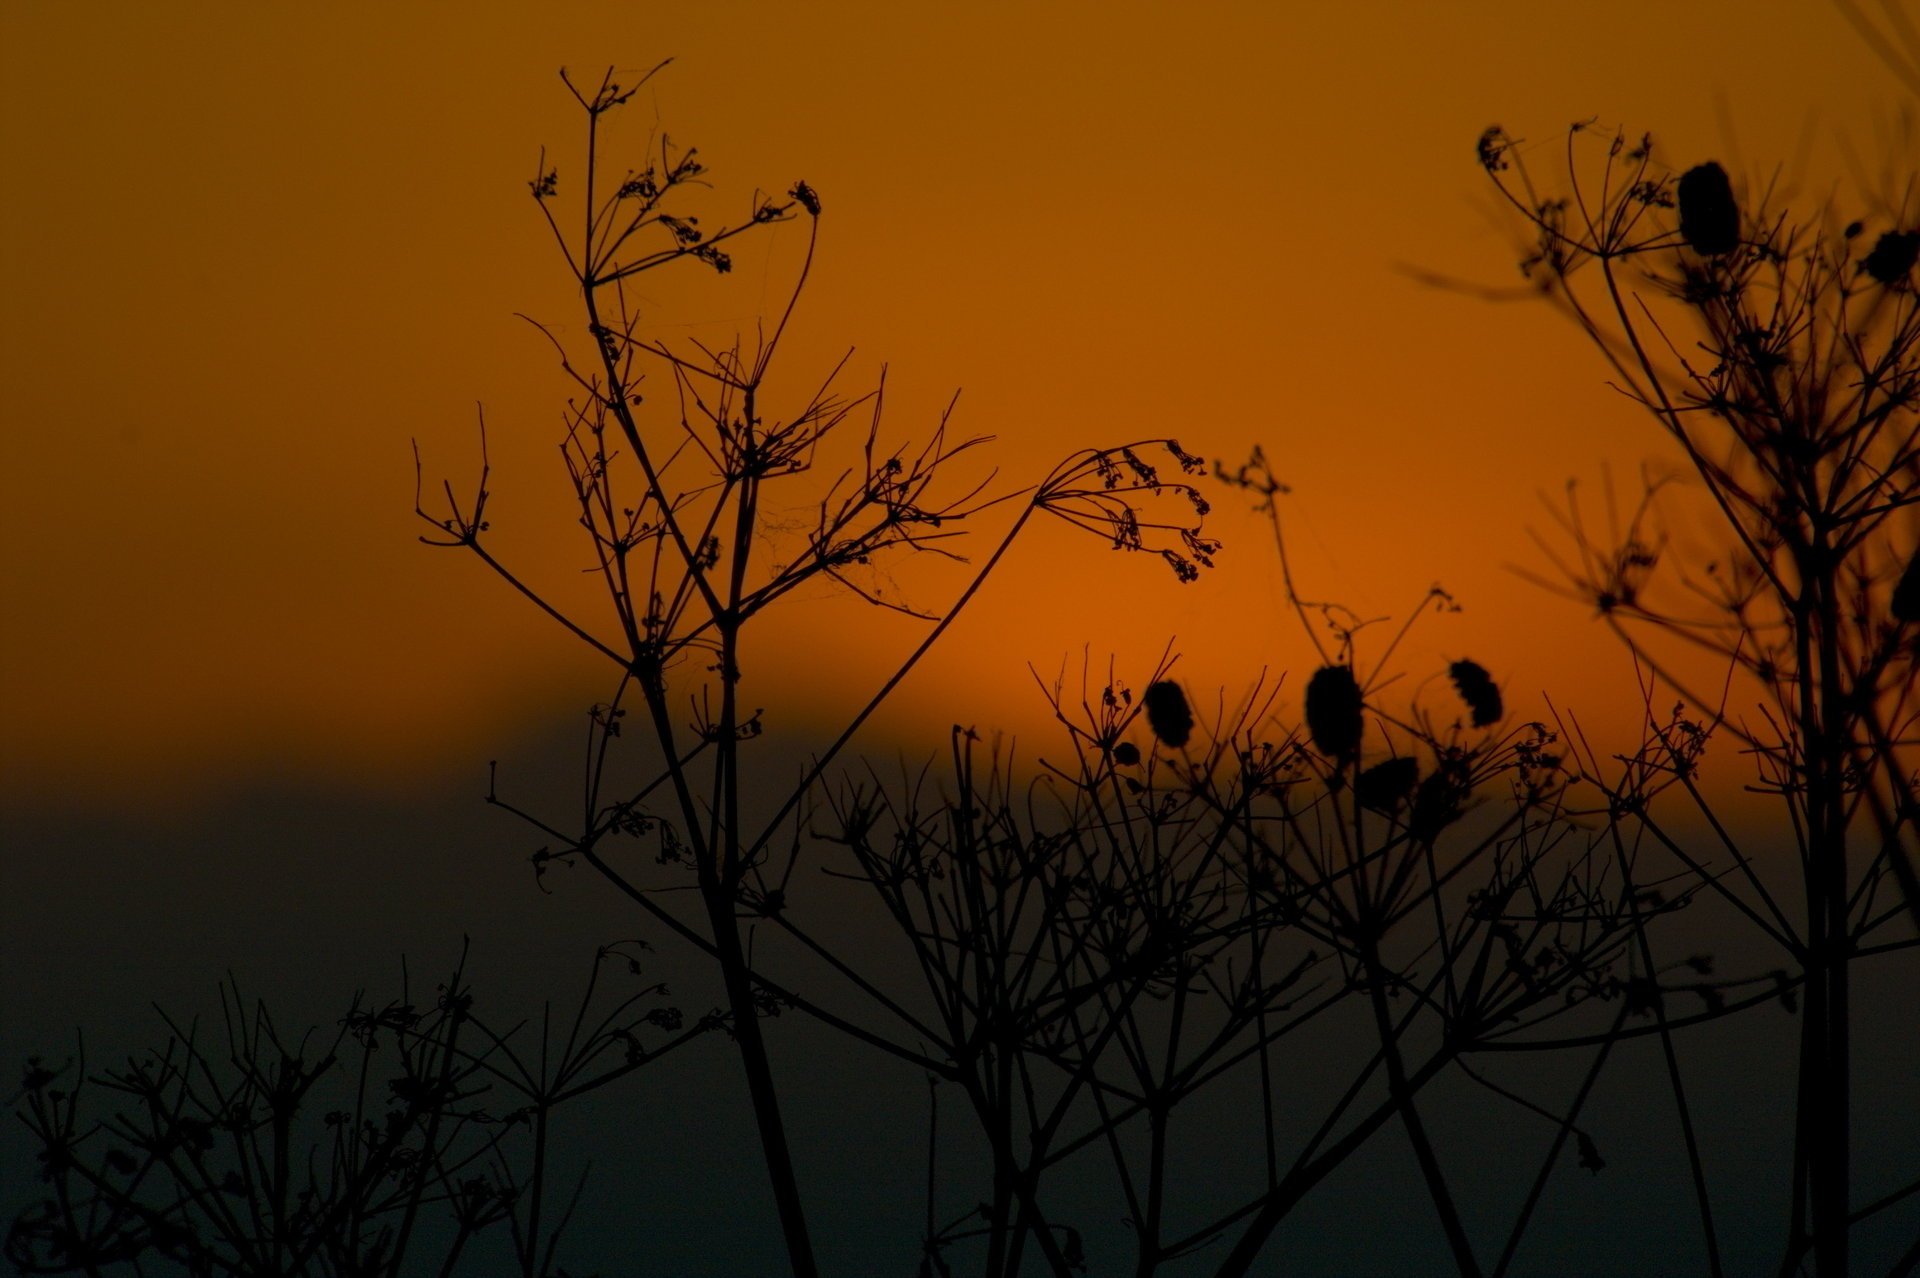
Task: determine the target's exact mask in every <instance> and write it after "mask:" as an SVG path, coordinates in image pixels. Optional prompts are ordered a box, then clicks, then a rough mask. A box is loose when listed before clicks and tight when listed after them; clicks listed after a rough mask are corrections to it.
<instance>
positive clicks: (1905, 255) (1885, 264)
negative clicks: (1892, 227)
mask: <svg viewBox="0 0 1920 1278" xmlns="http://www.w3.org/2000/svg"><path fill="white" fill-rule="evenodd" d="M1916 260H1920V231H1888V232H1887V233H1886V234H1885V235H1882V236H1881V237H1880V238H1879V239H1878V240H1876V241H1874V245H1873V251H1872V252H1871V253H1868V254H1867V256H1866V259H1865V260H1864V261H1862V262H1861V263H1860V269H1861V270H1863V271H1865V272H1866V273H1867V274H1869V275H1871V276H1873V278H1874V279H1876V280H1878V281H1879V282H1880V283H1882V284H1899V283H1903V282H1904V281H1905V280H1906V278H1907V276H1909V275H1911V274H1912V273H1913V264H1914V262H1915V261H1916Z"/></svg>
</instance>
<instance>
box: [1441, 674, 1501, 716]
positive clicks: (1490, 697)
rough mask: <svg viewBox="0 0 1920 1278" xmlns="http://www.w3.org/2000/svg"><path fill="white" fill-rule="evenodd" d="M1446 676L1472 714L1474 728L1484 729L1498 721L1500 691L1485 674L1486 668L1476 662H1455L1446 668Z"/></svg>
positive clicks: (1490, 677) (1491, 678) (1499, 714)
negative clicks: (1451, 681)
mask: <svg viewBox="0 0 1920 1278" xmlns="http://www.w3.org/2000/svg"><path fill="white" fill-rule="evenodd" d="M1447 674H1448V676H1449V677H1450V678H1451V679H1452V680H1453V686H1454V690H1455V691H1457V692H1458V693H1459V694H1460V699H1461V700H1462V701H1464V702H1466V703H1467V708H1468V709H1469V710H1471V711H1472V712H1473V726H1474V727H1476V728H1484V727H1486V726H1487V725H1488V724H1490V723H1494V722H1497V721H1498V720H1499V718H1500V716H1501V714H1502V713H1504V711H1503V709H1502V706H1501V704H1500V689H1499V688H1497V687H1495V686H1494V683H1493V676H1491V675H1489V674H1488V673H1487V671H1486V667H1484V666H1482V665H1481V664H1480V663H1479V662H1476V661H1456V662H1454V663H1453V664H1452V665H1450V666H1448V667H1447Z"/></svg>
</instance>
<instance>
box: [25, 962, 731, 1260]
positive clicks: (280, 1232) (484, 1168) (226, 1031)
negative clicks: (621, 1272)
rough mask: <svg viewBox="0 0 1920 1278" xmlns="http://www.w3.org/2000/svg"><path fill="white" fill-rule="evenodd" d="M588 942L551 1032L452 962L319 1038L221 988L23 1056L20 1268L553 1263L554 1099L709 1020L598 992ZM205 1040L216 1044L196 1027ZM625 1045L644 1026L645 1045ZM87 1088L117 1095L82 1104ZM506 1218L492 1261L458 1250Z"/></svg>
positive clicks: (557, 1232)
mask: <svg viewBox="0 0 1920 1278" xmlns="http://www.w3.org/2000/svg"><path fill="white" fill-rule="evenodd" d="M608 962H617V963H619V964H621V965H623V966H627V967H629V968H630V969H631V970H632V971H633V972H634V973H635V974H637V973H638V971H639V967H638V964H637V963H635V962H634V961H633V960H632V959H631V958H629V957H628V956H627V955H626V954H625V953H624V952H623V951H622V950H621V949H620V948H619V947H612V948H609V949H604V950H602V951H601V952H600V954H599V956H598V959H597V961H596V964H595V967H594V971H593V974H592V976H591V977H590V979H589V981H588V983H587V988H586V991H585V993H584V994H583V996H582V998H581V1001H580V1005H579V1007H578V1009H577V1010H576V1012H575V1014H574V1016H573V1018H572V1020H571V1023H570V1024H569V1025H568V1026H567V1028H566V1033H565V1038H564V1040H563V1041H561V1042H558V1043H556V1042H555V1041H553V1037H552V1033H551V1030H552V1028H553V1027H552V1025H551V1024H550V1021H549V1019H548V1018H543V1021H542V1025H541V1030H540V1034H541V1039H540V1042H539V1043H538V1044H537V1045H535V1044H529V1043H527V1042H526V1041H525V1035H524V1033H523V1032H522V1031H523V1029H524V1027H514V1028H506V1029H496V1028H495V1027H493V1026H492V1025H491V1024H490V1023H489V1022H488V1021H487V1020H486V1019H484V1018H483V1017H481V1016H480V1015H478V1014H477V1013H476V1012H475V1010H474V998H473V993H472V990H471V989H470V987H469V986H468V985H467V984H466V983H465V980H464V977H463V976H462V969H463V968H464V962H463V964H462V968H456V969H455V971H454V973H453V975H452V976H451V977H450V978H449V979H448V980H447V981H446V982H445V983H444V984H442V985H440V986H438V987H437V988H436V989H435V990H434V992H433V994H432V996H431V998H430V1000H429V1001H427V1002H424V1003H422V1002H418V1001H416V999H415V996H414V994H413V993H412V991H411V990H410V989H409V988H408V987H407V984H406V982H404V981H403V982H402V989H401V994H400V997H399V999H398V1000H396V1001H394V1002H391V1003H388V1004H385V1005H384V1006H381V1007H378V1008H375V1007H372V1006H371V1005H365V1004H362V1003H361V1002H360V1001H359V1000H357V999H356V1000H355V1002H354V1004H353V1006H352V1007H351V1008H350V1009H349V1010H348V1012H347V1014H346V1015H345V1016H344V1017H342V1018H341V1020H340V1023H339V1026H338V1028H337V1029H336V1030H334V1031H333V1032H332V1034H331V1035H325V1034H321V1033H320V1032H319V1031H314V1030H309V1031H308V1032H307V1033H305V1034H303V1035H302V1036H300V1038H299V1039H298V1040H297V1041H296V1040H290V1039H288V1038H285V1037H283V1036H282V1035H281V1033H280V1032H279V1030H278V1029H277V1028H276V1027H275V1025H274V1022H273V1019H272V1017H271V1016H270V1015H269V1014H268V1011H267V1009H266V1007H265V1005H263V1004H255V1005H252V1006H249V1005H248V1004H247V1002H246V1001H245V1000H244V999H243V998H242V997H241V994H240V989H239V986H238V985H237V984H234V983H231V982H230V983H229V984H227V985H226V986H223V987H222V989H221V1017H222V1028H221V1030H220V1031H219V1032H217V1033H215V1034H209V1033H207V1032H205V1031H203V1030H202V1028H201V1027H200V1026H199V1025H198V1024H197V1023H196V1024H191V1025H187V1026H185V1027H182V1026H180V1025H179V1024H177V1023H176V1022H174V1021H173V1020H172V1019H170V1018H168V1019H167V1021H166V1023H167V1026H168V1028H169V1029H170V1030H171V1031H172V1037H171V1039H169V1041H168V1042H167V1044H166V1045H165V1046H164V1047H162V1048H159V1049H157V1050H155V1051H151V1052H149V1053H147V1054H145V1055H142V1056H136V1057H132V1058H129V1059H128V1061H127V1062H126V1064H125V1065H123V1066H120V1067H117V1068H108V1069H103V1070H96V1071H91V1072H90V1071H89V1069H88V1066H87V1062H86V1058H85V1053H84V1050H83V1051H82V1052H81V1053H80V1054H79V1056H78V1057H77V1058H76V1059H75V1060H73V1061H70V1062H68V1063H67V1064H66V1065H64V1066H62V1067H57V1068H56V1067H50V1066H48V1065H46V1064H44V1063H43V1062H42V1061H41V1060H39V1059H35V1060H32V1061H29V1062H28V1065H27V1069H26V1074H25V1077H24V1079H23V1083H22V1088H21V1092H20V1098H19V1102H18V1103H19V1105H20V1110H19V1113H20V1117H21V1118H22V1119H23V1120H24V1121H25V1123H26V1125H27V1128H28V1130H29V1132H30V1133H31V1134H32V1137H33V1139H34V1141H35V1143H36V1144H37V1145H38V1147H39V1159H40V1170H41V1176H42V1180H43V1181H44V1183H45V1185H46V1186H47V1188H46V1195H47V1196H46V1197H45V1198H44V1199H42V1200H41V1201H39V1202H37V1203H35V1204H33V1205H32V1206H30V1207H28V1208H26V1209H25V1210H24V1211H23V1212H22V1213H21V1214H20V1215H19V1216H18V1217H17V1218H16V1219H15V1220H14V1221H13V1223H12V1226H11V1227H10V1229H9V1230H8V1233H7V1240H6V1256H7V1259H8V1260H9V1261H11V1262H12V1263H13V1264H14V1265H15V1266H17V1268H18V1270H19V1272H21V1273H39V1274H57V1273H87V1274H103V1273H110V1272H125V1271H131V1272H134V1273H141V1272H147V1271H148V1267H149V1266H151V1265H153V1264H155V1263H158V1262H161V1261H169V1262H172V1263H174V1264H176V1265H178V1266H180V1268H181V1269H182V1270H184V1271H185V1272H186V1273H189V1274H194V1275H203V1274H204V1275H216V1274H235V1275H253V1274H285V1275H295V1274H313V1275H335V1274H337V1275H358V1276H371V1275H398V1274H401V1273H412V1272H420V1271H422V1269H423V1267H425V1266H431V1267H432V1269H433V1271H434V1272H436V1273H441V1274H449V1275H450V1274H455V1273H490V1274H497V1273H508V1272H512V1273H518V1274H522V1275H526V1276H527V1278H534V1276H536V1275H539V1276H546V1275H556V1276H563V1275H564V1274H565V1271H564V1270H562V1269H558V1268H556V1265H555V1260H556V1250H557V1248H558V1246H559V1243H560V1238H561V1234H562V1233H563V1231H564V1230H565V1229H566V1227H567V1224H568V1223H569V1221H570V1219H571V1217H572V1214H573V1210H574V1206H575V1204H576V1203H577V1202H578V1200H579V1196H580V1190H581V1189H582V1188H584V1186H585V1176H584V1173H583V1174H582V1176H581V1178H580V1180H579V1182H578V1184H577V1185H576V1187H575V1188H574V1190H573V1193H572V1195H571V1196H570V1197H569V1198H567V1199H566V1200H565V1201H564V1202H563V1203H560V1204H559V1211H558V1216H557V1219H556V1217H555V1214H554V1207H555V1202H554V1198H555V1195H554V1187H553V1186H552V1184H551V1183H550V1182H551V1179H552V1172H551V1170H550V1165H549V1149H550V1146H551V1144H552V1141H551V1133H552V1128H551V1124H552V1120H553V1115H554V1111H555V1110H556V1109H558V1108H559V1107H560V1106H562V1105H564V1104H566V1103H567V1102H569V1101H572V1100H574V1099H576V1098H577V1097H580V1096H582V1095H585V1094H587V1093H589V1092H593V1091H596V1090H598V1089H600V1088H602V1087H605V1086H606V1085H608V1084H610V1083H612V1082H614V1081H615V1080H617V1079H620V1078H622V1077H624V1076H626V1075H628V1074H630V1073H632V1072H634V1071H635V1070H637V1069H640V1068H641V1067H642V1066H644V1065H646V1064H648V1063H649V1062H651V1061H654V1060H657V1059H659V1058H660V1057H661V1056H663V1055H665V1054H666V1053H667V1052H670V1051H672V1050H673V1049H675V1048H677V1047H679V1046H681V1045H682V1044H684V1043H686V1042H687V1041H689V1040H690V1039H692V1038H694V1037H695V1036H697V1035H699V1034H700V1033H702V1032H704V1031H705V1030H706V1029H708V1028H711V1026H710V1024H707V1023H702V1024H698V1025H695V1026H692V1027H683V1025H682V1022H681V1016H680V1013H679V1011H678V1010H677V1009H675V1008H672V1007H669V1006H666V1005H664V1004H660V1003H659V1002H658V1001H657V1000H658V997H659V996H660V995H662V994H664V992H665V990H664V987H663V986H660V985H657V984H651V985H648V986H646V987H645V988H642V989H639V990H637V991H635V992H633V993H630V994H628V995H626V996H625V997H624V998H620V999H618V1000H617V1001H615V1002H613V1003H612V1004H611V1005H608V1000H607V999H606V998H605V997H602V996H599V994H598V986H599V983H600V968H601V966H602V965H603V964H605V963H608ZM209 1038H213V1039H216V1040H217V1045H214V1044H209V1043H208V1041H207V1040H208V1039H209ZM647 1040H651V1041H652V1045H651V1046H649V1045H648V1042H647ZM96 1091H100V1092H104V1093H106V1094H108V1095H109V1096H112V1097H116V1098H117V1100H116V1101H114V1102H110V1103H115V1104H118V1106H119V1108H117V1109H115V1110H114V1111H113V1112H112V1113H110V1114H107V1115H105V1116H98V1115H96V1113H94V1112H93V1103H92V1097H93V1094H94V1092H96ZM503 1224H504V1225H505V1226H506V1232H507V1233H508V1234H509V1235H510V1242H511V1260H509V1259H508V1258H507V1256H505V1255H501V1254H499V1253H498V1252H492V1253H489V1252H487V1251H486V1250H484V1249H482V1250H479V1251H472V1250H469V1246H470V1244H471V1243H472V1242H473V1241H474V1239H476V1238H477V1237H479V1236H480V1235H481V1234H483V1233H487V1232H489V1231H492V1230H496V1227H498V1226H500V1225H503Z"/></svg>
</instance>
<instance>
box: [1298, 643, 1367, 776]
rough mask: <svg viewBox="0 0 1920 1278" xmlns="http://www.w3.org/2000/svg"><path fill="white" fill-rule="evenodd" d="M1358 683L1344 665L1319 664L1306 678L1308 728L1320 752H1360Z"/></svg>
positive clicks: (1340, 756) (1340, 755)
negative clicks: (1309, 677)
mask: <svg viewBox="0 0 1920 1278" xmlns="http://www.w3.org/2000/svg"><path fill="white" fill-rule="evenodd" d="M1360 704H1361V702H1360V685H1359V684H1358V683H1355V682H1354V679H1353V671H1352V670H1350V669H1348V668H1347V667H1346V666H1321V667H1320V668H1319V669H1318V670H1316V671H1314V672H1313V678H1312V679H1310V680H1308V681H1307V731H1308V733H1310V734H1311V735H1312V737H1313V744H1314V745H1315V746H1316V747H1317V748H1318V749H1319V751H1320V753H1322V754H1325V755H1329V756H1332V757H1333V758H1336V759H1350V758H1352V757H1353V756H1354V755H1356V754H1358V753H1360Z"/></svg>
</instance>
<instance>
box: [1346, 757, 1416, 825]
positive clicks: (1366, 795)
mask: <svg viewBox="0 0 1920 1278" xmlns="http://www.w3.org/2000/svg"><path fill="white" fill-rule="evenodd" d="M1419 779H1420V765H1419V764H1418V763H1415V762H1414V761H1413V756H1411V755H1405V754H1403V755H1401V756H1400V757H1399V758H1397V759H1387V760H1384V761H1382V762H1380V763H1376V764H1374V765H1373V766H1372V767H1371V768H1368V769H1367V770H1366V771H1365V772H1362V773H1361V774H1360V775H1359V776H1358V777H1357V778H1355V780H1354V783H1353V797H1354V798H1355V799H1356V800H1358V801H1359V803H1360V806H1361V807H1363V808H1372V809H1373V810H1374V811H1375V812H1391V811H1393V809H1395V808H1397V807H1399V806H1400V804H1401V803H1402V802H1403V801H1405V799H1406V797H1407V793H1408V792H1409V791H1410V790H1412V789H1413V783H1414V782H1415V781H1418V780H1419Z"/></svg>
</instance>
